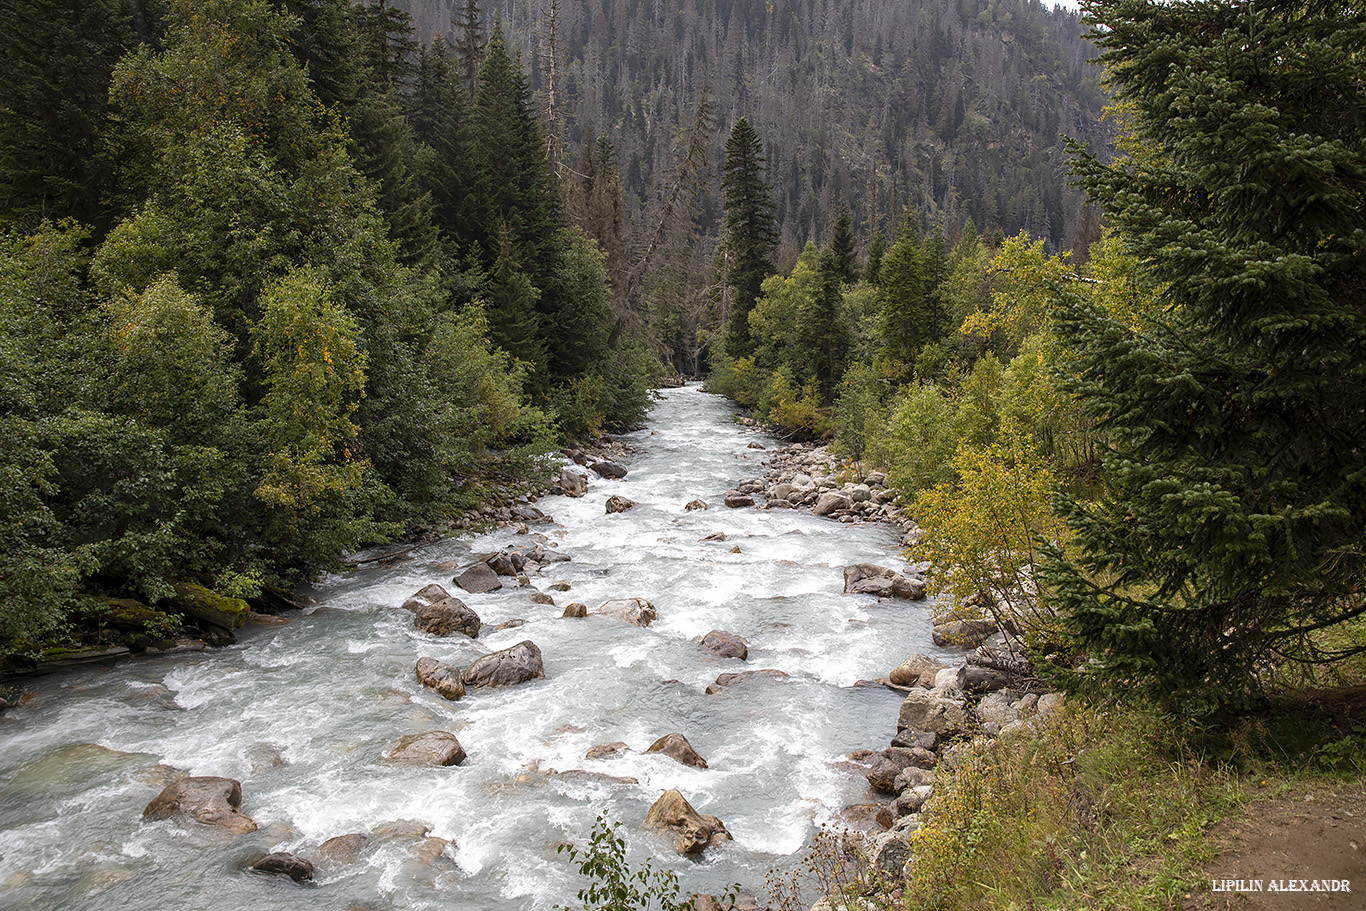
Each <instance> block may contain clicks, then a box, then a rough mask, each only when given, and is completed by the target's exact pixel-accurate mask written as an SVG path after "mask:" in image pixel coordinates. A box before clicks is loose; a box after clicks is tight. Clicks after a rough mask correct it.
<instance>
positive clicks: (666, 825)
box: [645, 788, 730, 854]
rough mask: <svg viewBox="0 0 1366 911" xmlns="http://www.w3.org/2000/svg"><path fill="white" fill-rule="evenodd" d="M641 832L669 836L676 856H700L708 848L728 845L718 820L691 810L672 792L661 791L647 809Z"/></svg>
mask: <svg viewBox="0 0 1366 911" xmlns="http://www.w3.org/2000/svg"><path fill="white" fill-rule="evenodd" d="M645 828H647V829H656V830H659V831H665V832H669V833H670V834H672V835H673V839H674V850H675V851H677V852H678V853H679V854H700V853H701V852H702V851H704V850H706V849H707V848H708V847H710V846H712V845H716V844H720V843H722V842H726V841H730V833H729V832H727V831H726V827H725V826H724V825H723V824H722V823H721V820H719V819H717V818H716V817H715V816H705V815H703V814H701V813H699V812H697V811H696V810H694V809H693V808H692V805H691V804H689V803H688V801H687V800H685V799H684V798H683V795H682V794H680V793H679V792H678V790H677V789H676V788H675V789H671V790H668V791H665V792H664V794H663V795H661V796H660V798H659V799H658V800H656V801H655V802H654V804H653V805H652V806H651V807H650V809H649V811H648V812H647V813H646V814H645Z"/></svg>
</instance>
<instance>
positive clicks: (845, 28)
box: [395, 0, 1104, 264]
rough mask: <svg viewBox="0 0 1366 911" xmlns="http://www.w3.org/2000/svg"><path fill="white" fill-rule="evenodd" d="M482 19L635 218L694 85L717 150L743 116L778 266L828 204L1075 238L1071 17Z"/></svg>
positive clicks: (814, 236) (956, 2)
mask: <svg viewBox="0 0 1366 911" xmlns="http://www.w3.org/2000/svg"><path fill="white" fill-rule="evenodd" d="M395 2H396V5H398V6H401V7H403V8H405V9H408V10H409V11H410V12H411V13H412V15H413V20H414V24H415V32H416V34H417V36H418V37H419V38H420V39H422V40H430V38H431V36H434V35H437V34H443V35H446V36H448V38H452V39H453V38H454V36H455V35H456V34H457V33H458V30H459V28H460V23H461V22H462V21H463V19H462V17H463V15H464V10H465V4H464V3H462V2H461V0H395ZM483 6H484V10H485V15H486V16H487V15H489V14H490V13H493V14H496V15H497V16H498V17H500V18H501V20H502V21H503V22H505V23H508V24H509V27H510V29H511V30H512V31H513V32H514V33H515V34H516V35H517V36H518V38H519V40H520V44H519V45H518V47H519V49H520V51H521V53H522V57H523V60H524V61H525V62H526V65H527V67H528V70H529V73H530V76H531V80H532V87H533V89H534V90H536V91H538V92H540V93H541V94H542V95H543V96H544V94H545V93H546V92H547V91H548V90H549V87H550V83H551V78H552V77H551V68H552V61H553V63H554V68H555V75H554V83H555V87H556V93H557V102H556V107H557V111H558V114H557V116H558V119H559V122H560V123H561V124H562V131H563V136H562V139H563V141H564V143H565V147H566V149H567V150H568V151H567V152H566V154H567V155H568V156H569V164H570V165H571V166H572V165H573V164H574V160H575V156H576V155H577V154H578V152H577V150H579V149H582V148H585V147H591V146H592V145H593V144H594V142H596V140H597V137H598V136H599V135H602V136H606V137H607V139H608V140H609V141H610V142H611V143H612V145H613V146H614V149H615V154H616V156H617V159H618V161H619V162H620V167H621V171H622V182H623V189H624V191H625V198H626V200H627V206H628V210H629V211H630V212H631V213H632V214H634V215H639V214H640V213H641V212H642V211H643V210H644V209H645V207H646V206H647V205H648V203H649V201H650V200H651V198H652V193H653V192H654V191H655V190H656V189H657V187H658V186H659V185H660V184H662V183H666V182H667V180H668V178H669V175H670V173H671V172H672V170H673V169H674V167H675V165H676V162H675V160H674V158H673V155H674V153H673V151H672V145H673V139H674V137H675V136H676V134H678V133H679V132H680V131H682V130H684V129H686V128H687V126H688V124H689V122H690V119H691V116H692V113H693V111H694V109H695V108H696V105H697V103H698V100H699V99H700V98H701V97H702V92H703V90H704V89H707V90H709V91H710V93H711V94H712V96H713V97H714V98H715V99H716V100H717V109H716V115H717V118H718V122H719V128H720V129H719V135H720V137H724V136H725V134H726V133H727V132H728V131H729V130H730V128H731V126H732V125H733V124H734V123H735V121H736V120H738V119H739V118H740V117H746V118H748V119H749V121H750V122H751V123H752V124H753V125H754V127H755V129H756V130H757V131H758V132H759V134H760V135H761V136H762V137H763V139H764V144H765V152H766V155H767V158H768V165H769V172H768V179H769V182H770V183H771V184H772V185H773V187H774V201H775V205H776V207H777V211H776V215H777V221H778V226H779V229H780V230H781V231H782V233H783V236H784V238H785V240H786V242H787V244H788V245H789V250H790V252H789V254H788V255H787V256H786V257H785V261H786V262H788V263H789V264H790V262H791V260H792V259H793V257H795V255H796V253H797V252H798V251H800V249H801V248H802V246H803V245H804V244H806V242H807V241H811V240H819V239H821V238H823V237H825V236H826V235H827V234H828V233H829V231H830V229H831V227H832V226H833V224H834V221H835V217H836V214H837V210H838V208H839V206H840V204H841V203H844V204H847V205H848V206H849V208H850V210H851V212H852V215H853V228H854V231H855V232H856V233H857V234H858V235H859V236H860V237H863V238H871V237H872V235H873V234H874V233H878V232H881V233H882V234H883V236H890V235H892V234H894V233H895V232H896V230H897V228H898V225H899V223H900V221H901V217H902V213H903V212H904V211H906V210H908V209H909V210H910V211H911V212H914V213H915V217H916V218H917V219H918V220H919V221H920V227H921V228H922V229H929V228H930V227H932V226H933V225H934V224H935V223H941V224H942V225H943V227H944V230H945V232H946V233H947V234H948V235H949V236H950V237H954V238H956V236H957V233H958V230H959V229H960V228H961V227H962V224H963V223H964V221H965V220H966V219H971V220H972V221H973V223H974V224H975V225H976V227H977V230H978V231H979V232H982V233H984V234H991V233H993V232H999V233H1001V234H1004V235H1013V234H1016V233H1018V232H1019V231H1021V230H1024V231H1028V232H1029V233H1030V234H1031V235H1032V236H1035V237H1039V238H1043V239H1045V240H1047V241H1048V243H1049V245H1050V247H1051V248H1052V249H1054V250H1059V249H1066V248H1069V247H1071V246H1073V244H1074V240H1075V239H1076V237H1077V234H1078V230H1079V229H1080V230H1081V231H1082V232H1083V233H1085V232H1087V231H1090V230H1092V229H1091V228H1089V227H1088V226H1087V225H1086V224H1081V223H1080V222H1081V221H1082V220H1083V216H1082V214H1081V209H1082V199H1083V196H1082V194H1081V192H1080V191H1079V190H1077V189H1076V188H1073V187H1071V186H1069V183H1068V178H1067V160H1066V155H1065V153H1064V148H1063V140H1062V138H1061V137H1062V135H1063V134H1066V135H1070V136H1073V137H1075V138H1077V139H1080V140H1082V141H1085V142H1090V141H1093V140H1097V139H1100V138H1101V137H1102V136H1103V135H1104V134H1103V132H1102V129H1103V128H1102V125H1101V123H1100V113H1101V106H1102V105H1103V103H1104V96H1103V93H1102V91H1101V88H1100V82H1099V71H1098V70H1097V68H1096V67H1094V66H1092V65H1091V60H1092V58H1093V57H1094V55H1095V49H1094V48H1093V46H1092V45H1091V44H1090V43H1089V42H1088V41H1086V40H1085V39H1084V37H1083V32H1084V29H1083V26H1082V24H1081V22H1080V19H1079V18H1078V16H1077V15H1076V14H1075V13H1071V12H1067V11H1061V10H1055V11H1050V10H1048V9H1046V8H1045V7H1044V5H1042V4H1040V3H1038V2H1035V0H1005V2H1002V0H950V2H946V0H909V2H902V3H887V2H882V0H765V2H760V0H717V2H698V0H688V2H685V3H682V4H666V3H660V2H656V0H581V2H575V0H537V2H534V3H513V2H506V3H495V2H485V3H484V4H483ZM552 29H553V34H552ZM552 42H553V43H554V53H553V56H552V52H551V44H552ZM715 148H716V149H717V150H718V151H719V149H720V141H718V142H717V143H716V145H715ZM719 221H720V215H719V209H718V208H717V205H716V198H715V197H714V196H712V197H711V200H710V202H709V204H706V205H704V207H703V211H702V212H701V213H700V214H699V227H700V230H701V232H702V233H703V234H710V235H712V236H715V233H716V230H717V228H718V226H719Z"/></svg>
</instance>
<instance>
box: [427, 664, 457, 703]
mask: <svg viewBox="0 0 1366 911" xmlns="http://www.w3.org/2000/svg"><path fill="white" fill-rule="evenodd" d="M417 682H418V683H420V684H422V685H423V686H425V687H430V688H431V689H434V690H436V691H437V692H438V693H440V694H441V695H442V696H445V697H446V698H447V699H449V700H451V701H452V702H454V701H456V700H458V699H463V698H464V696H465V684H464V683H463V682H462V681H461V679H460V669H459V668H457V667H452V666H451V665H449V664H443V663H442V662H440V661H437V660H436V659H435V658H419V659H417Z"/></svg>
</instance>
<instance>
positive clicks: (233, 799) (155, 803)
mask: <svg viewBox="0 0 1366 911" xmlns="http://www.w3.org/2000/svg"><path fill="white" fill-rule="evenodd" d="M241 808H242V783H241V782H240V781H237V780H236V779H233V778H219V777H216V776H209V775H206V776H196V777H192V778H181V779H178V780H176V781H172V782H171V783H170V784H168V785H167V786H166V787H165V789H164V790H162V792H161V793H160V794H158V795H157V796H156V797H155V798H153V800H152V802H151V803H149V804H148V805H147V807H146V809H144V810H143V811H142V816H143V818H144V819H171V818H176V817H179V818H184V819H190V820H193V821H195V822H198V823H201V824H203V825H206V826H211V827H213V828H215V829H218V830H219V831H222V832H227V833H230V834H233V835H245V834H246V833H248V832H255V831H256V822H255V820H253V819H252V818H251V817H250V816H244V815H243V814H242V813H241Z"/></svg>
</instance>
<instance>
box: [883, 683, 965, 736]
mask: <svg viewBox="0 0 1366 911" xmlns="http://www.w3.org/2000/svg"><path fill="white" fill-rule="evenodd" d="M950 693H951V691H949V690H912V691H911V692H910V693H909V694H907V696H906V698H905V699H904V700H902V702H901V709H900V711H899V712H898V713H897V723H896V726H897V729H898V730H901V729H910V730H913V731H930V732H932V733H935V734H949V733H954V732H957V731H962V730H966V729H967V727H968V713H967V709H966V707H965V706H964V704H963V700H962V699H961V698H959V697H955V696H953V695H950Z"/></svg>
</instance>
